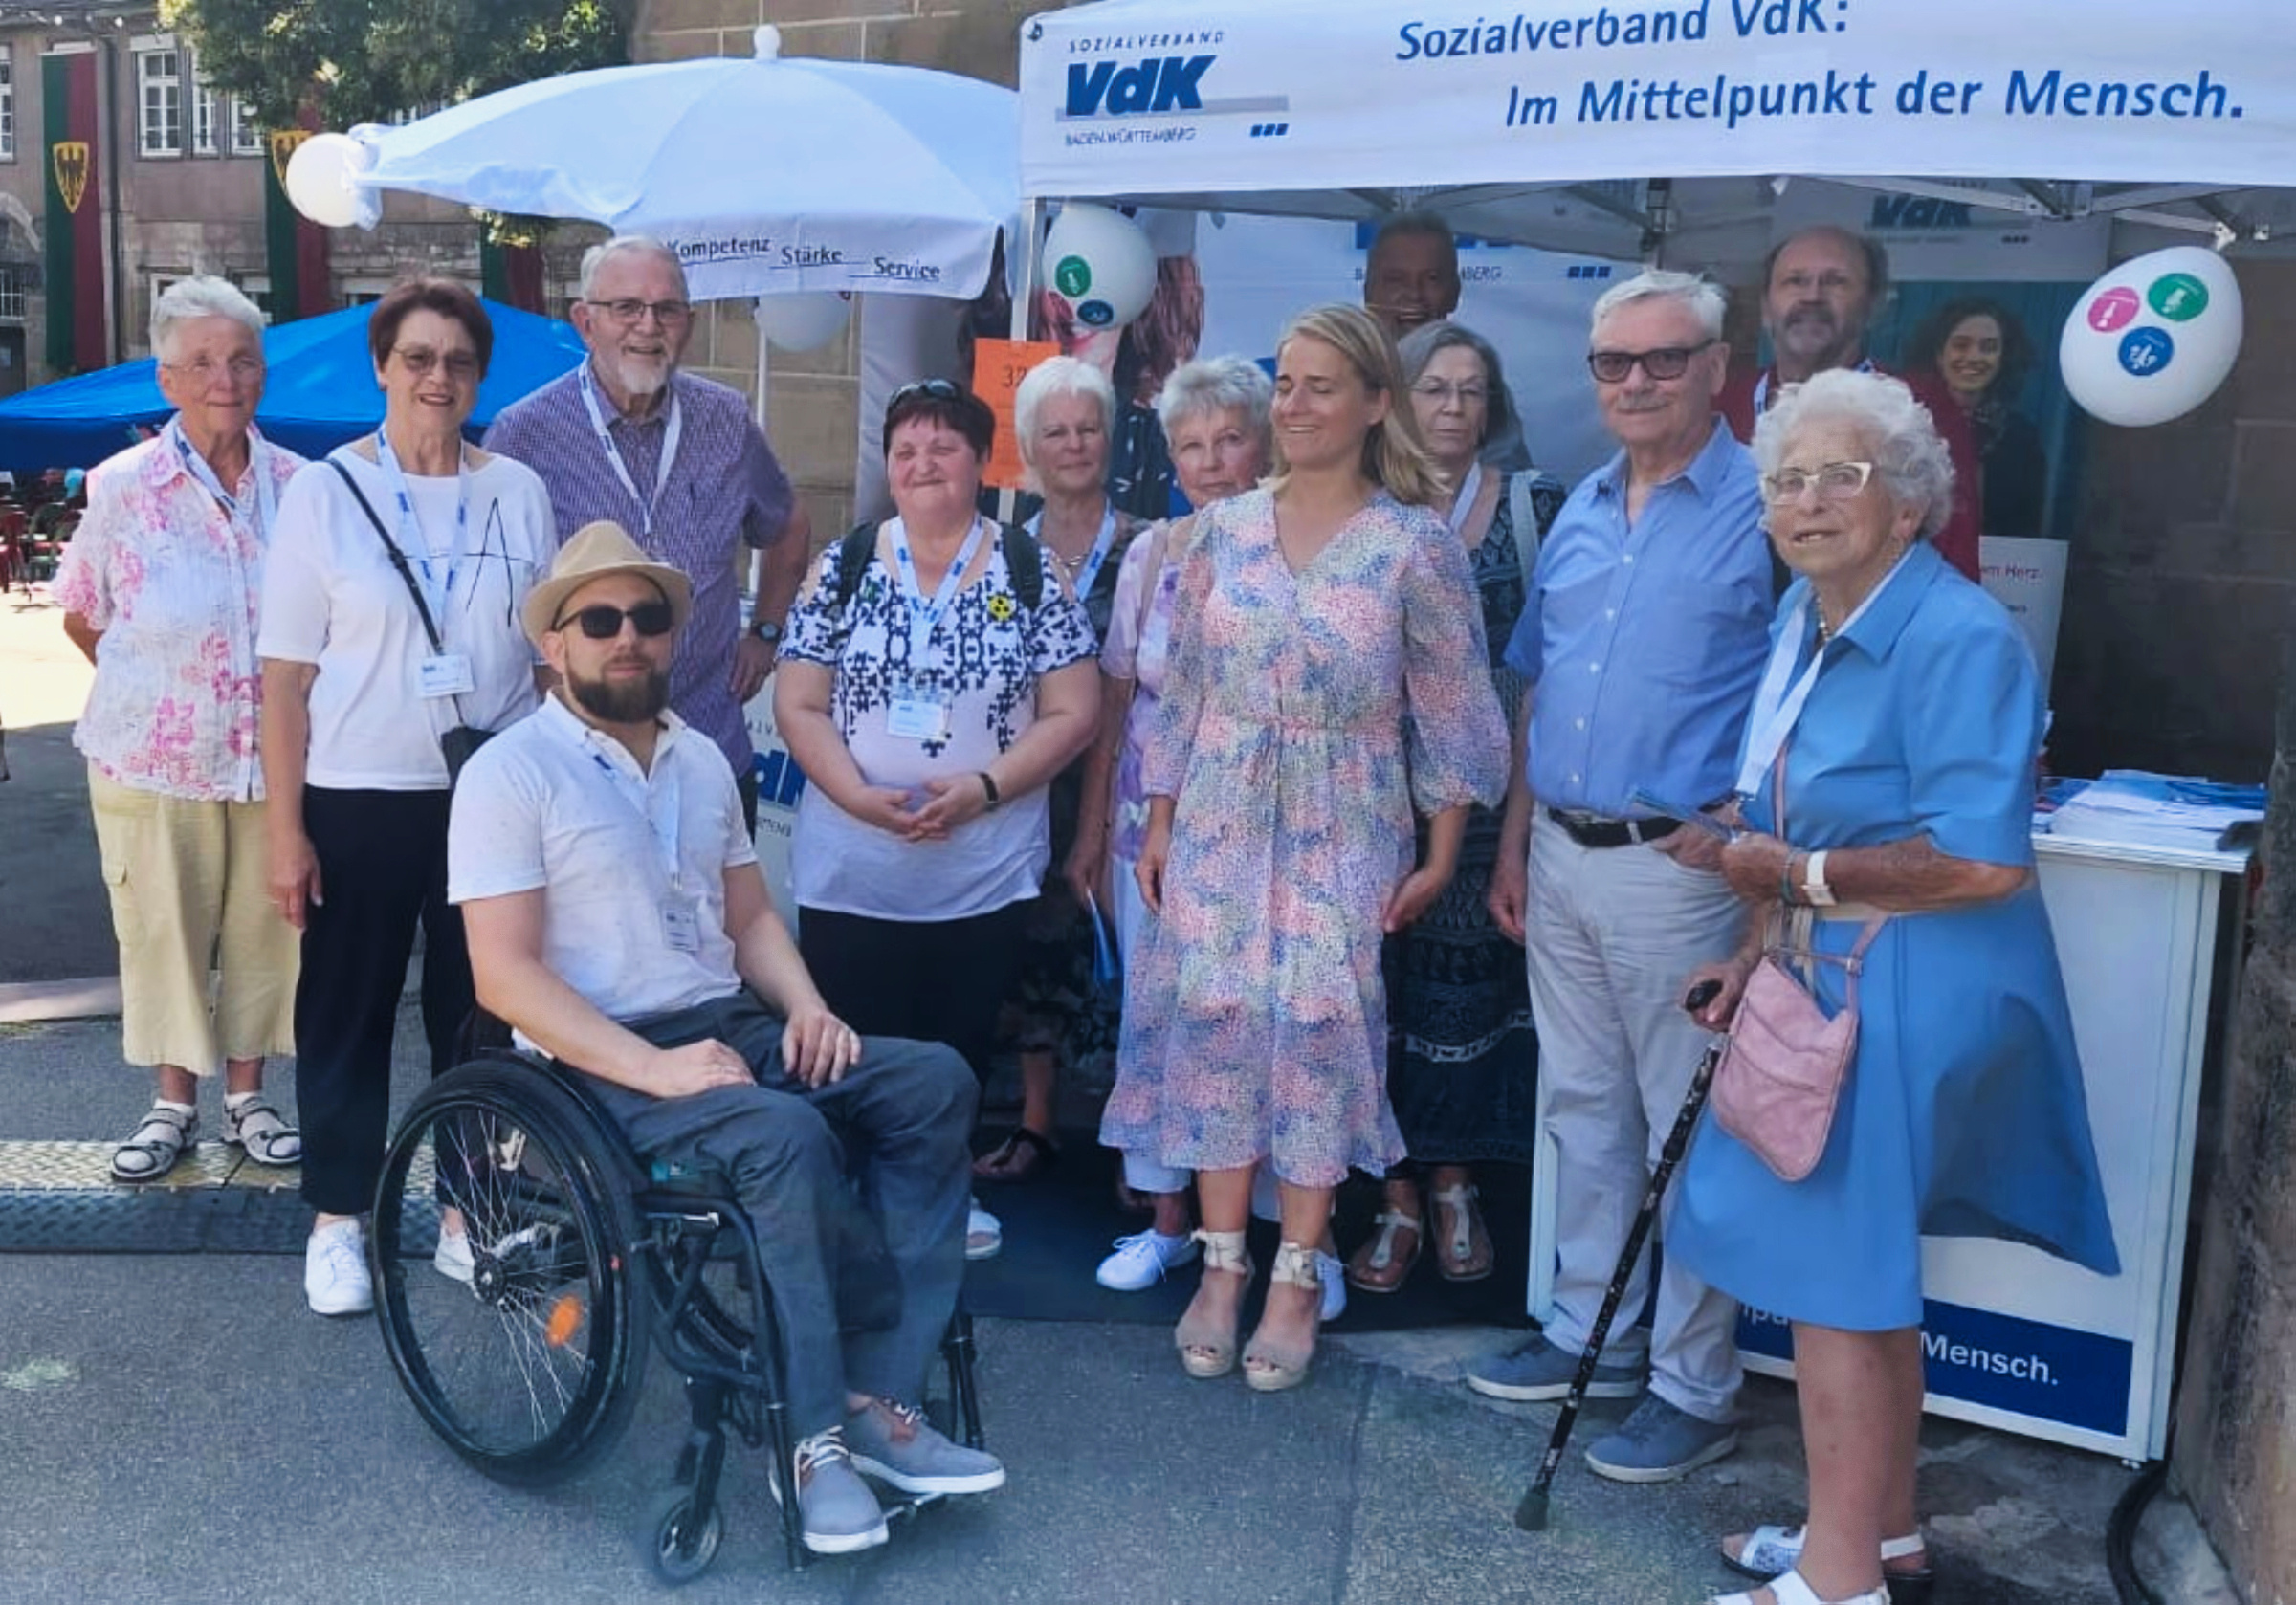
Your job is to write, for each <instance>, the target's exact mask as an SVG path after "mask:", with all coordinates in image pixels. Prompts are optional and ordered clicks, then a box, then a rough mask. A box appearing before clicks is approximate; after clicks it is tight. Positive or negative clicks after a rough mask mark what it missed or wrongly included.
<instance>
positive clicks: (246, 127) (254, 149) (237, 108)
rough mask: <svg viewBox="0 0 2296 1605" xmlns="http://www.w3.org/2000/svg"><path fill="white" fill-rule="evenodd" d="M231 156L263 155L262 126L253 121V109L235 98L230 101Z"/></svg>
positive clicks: (243, 101)
mask: <svg viewBox="0 0 2296 1605" xmlns="http://www.w3.org/2000/svg"><path fill="white" fill-rule="evenodd" d="M262 154H263V124H262V123H261V122H259V121H256V119H255V108H254V107H253V106H251V105H249V104H248V103H247V102H246V101H245V100H241V99H236V98H234V99H232V155H233V156H260V155H262Z"/></svg>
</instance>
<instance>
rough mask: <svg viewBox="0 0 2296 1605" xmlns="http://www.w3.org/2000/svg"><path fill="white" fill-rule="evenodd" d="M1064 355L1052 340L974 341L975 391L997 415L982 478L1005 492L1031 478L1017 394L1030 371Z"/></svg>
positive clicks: (1017, 488)
mask: <svg viewBox="0 0 2296 1605" xmlns="http://www.w3.org/2000/svg"><path fill="white" fill-rule="evenodd" d="M1059 355H1060V345H1059V343H1058V342H1057V341H1049V340H982V341H974V342H973V394H975V395H977V396H979V397H980V398H981V399H982V401H984V402H986V403H988V405H989V407H990V409H991V410H992V411H994V412H995V413H996V415H997V439H996V444H995V446H994V447H993V448H992V449H991V450H990V451H989V454H988V466H987V468H986V469H985V470H984V471H983V472H982V475H981V477H982V479H983V480H985V481H986V482H987V483H989V484H991V485H994V486H995V487H997V489H999V490H1001V491H1017V490H1019V489H1020V488H1021V486H1022V484H1023V483H1024V482H1025V481H1026V479H1027V470H1026V469H1025V468H1024V467H1023V466H1022V463H1021V434H1020V429H1019V428H1018V426H1016V425H1015V423H1014V422H1013V411H1012V403H1013V397H1014V396H1015V395H1016V394H1017V393H1018V392H1019V390H1020V388H1021V381H1022V380H1024V379H1026V378H1027V377H1028V370H1029V369H1030V368H1032V367H1034V366H1036V364H1037V363H1041V362H1043V361H1044V360H1045V359H1046V358H1048V357H1057V356H1059Z"/></svg>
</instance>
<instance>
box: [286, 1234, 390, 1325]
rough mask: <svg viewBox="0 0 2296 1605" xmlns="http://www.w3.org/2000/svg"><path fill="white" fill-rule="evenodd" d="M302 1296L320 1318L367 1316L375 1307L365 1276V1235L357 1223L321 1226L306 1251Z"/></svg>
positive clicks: (313, 1235) (371, 1289) (304, 1255)
mask: <svg viewBox="0 0 2296 1605" xmlns="http://www.w3.org/2000/svg"><path fill="white" fill-rule="evenodd" d="M303 1297H304V1298H306V1299H308V1300H310V1301H311V1308H312V1310H313V1312H314V1313H316V1314H320V1315H364V1314H365V1313H366V1312H367V1311H368V1310H370V1309H372V1308H375V1285H374V1283H373V1281H372V1280H371V1279H370V1278H369V1277H368V1276H367V1274H366V1234H365V1233H364V1232H363V1231H361V1230H360V1227H359V1222H358V1221H357V1220H337V1221H334V1222H332V1223H331V1224H329V1225H324V1226H320V1227H318V1228H317V1229H316V1230H314V1231H313V1232H312V1234H311V1241H310V1242H308V1243H307V1244H305V1245H304V1248H303Z"/></svg>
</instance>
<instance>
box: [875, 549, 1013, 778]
mask: <svg viewBox="0 0 2296 1605" xmlns="http://www.w3.org/2000/svg"><path fill="white" fill-rule="evenodd" d="M987 529H988V526H987V525H986V524H984V523H983V522H982V521H981V520H980V519H979V518H975V519H974V520H973V527H972V532H971V533H970V534H968V535H967V536H966V537H965V538H964V544H963V546H962V547H960V548H959V550H958V553H957V561H955V562H952V563H951V564H949V570H948V572H947V573H946V574H943V575H942V576H941V577H940V584H939V585H938V587H937V588H936V589H935V590H934V592H933V595H932V597H931V598H930V599H927V597H926V596H925V594H924V583H923V582H922V581H920V580H919V579H918V578H917V574H916V554H915V553H914V552H912V551H911V550H910V549H909V531H908V529H907V528H906V527H905V526H904V525H903V524H902V522H901V520H900V519H898V518H895V519H894V520H893V521H892V525H891V528H890V534H891V537H892V540H893V561H894V568H895V570H896V571H897V572H898V574H899V578H900V585H901V600H902V601H903V602H905V603H906V604H907V605H908V607H909V670H908V673H907V674H906V675H905V676H903V677H902V678H901V679H899V680H897V681H895V682H894V688H893V700H892V702H891V704H890V705H889V706H888V707H887V708H886V710H885V732H886V734H887V735H889V736H898V737H901V738H902V739H904V740H909V741H945V740H947V739H948V738H949V721H950V715H951V711H952V709H953V707H954V704H955V701H956V698H955V695H954V694H953V693H951V692H949V691H948V690H946V689H944V687H943V686H942V685H941V682H940V678H939V673H938V671H939V667H940V660H939V658H938V656H937V655H936V649H935V647H934V645H933V631H934V629H935V627H938V625H939V623H940V621H941V618H942V616H943V615H944V614H946V613H947V612H948V610H949V608H950V607H951V606H952V605H954V604H955V603H956V600H957V593H958V591H959V590H960V588H961V587H962V584H963V582H964V574H965V570H967V569H969V568H970V567H972V565H973V559H974V558H976V557H977V556H979V555H980V552H981V542H982V539H985V537H986V534H987Z"/></svg>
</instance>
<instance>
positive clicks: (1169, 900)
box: [1100, 491, 1508, 1187]
mask: <svg viewBox="0 0 2296 1605" xmlns="http://www.w3.org/2000/svg"><path fill="white" fill-rule="evenodd" d="M1174 611H1175V614H1176V616H1177V620H1178V623H1177V626H1176V628H1175V632H1174V636H1173V640H1172V647H1171V658H1170V664H1169V668H1168V671H1167V674H1166V677H1165V681H1164V689H1163V698H1162V704H1161V706H1160V708H1159V715H1158V725H1157V729H1156V732H1155V736H1154V737H1153V739H1152V740H1151V742H1150V745H1149V749H1148V752H1147V755H1146V762H1145V765H1144V772H1143V777H1142V779H1143V783H1144V786H1145V788H1146V790H1147V792H1148V793H1149V794H1151V795H1155V796H1168V797H1172V798H1174V799H1175V800H1176V804H1175V813H1174V823H1173V835H1172V852H1171V857H1170V860H1169V861H1168V863H1167V865H1166V868H1165V874H1164V902H1163V912H1162V915H1161V917H1160V918H1159V919H1158V920H1157V921H1155V923H1154V926H1153V929H1152V934H1151V935H1150V936H1149V938H1148V940H1147V941H1146V942H1145V943H1144V944H1143V951H1142V954H1141V956H1140V959H1139V962H1138V967H1137V969H1136V970H1135V971H1134V973H1133V975H1132V977H1131V983H1130V988H1129V989H1128V991H1127V994H1126V1007H1125V1011H1124V1026H1123V1037H1122V1042H1121V1044H1120V1046H1119V1048H1118V1051H1117V1060H1116V1086H1115V1091H1114V1092H1113V1093H1112V1094H1111V1095H1110V1097H1109V1101H1108V1108H1107V1110H1106V1113H1105V1115H1104V1116H1103V1119H1102V1123H1101V1132H1100V1136H1101V1140H1102V1141H1103V1142H1104V1143H1107V1144H1108V1145H1109V1146H1110V1147H1113V1148H1120V1149H1125V1150H1128V1151H1132V1152H1137V1153H1140V1154H1146V1155H1149V1156H1152V1157H1154V1158H1156V1159H1157V1160H1159V1162H1161V1163H1163V1164H1166V1165H1170V1166H1174V1167H1179V1168H1184V1169H1190V1170H1232V1169H1235V1168H1237V1167H1240V1166H1244V1165H1249V1164H1253V1163H1255V1162H1257V1161H1259V1160H1261V1159H1263V1158H1267V1157H1269V1156H1270V1155H1272V1157H1273V1161H1274V1166H1275V1171H1276V1174H1277V1175H1278V1176H1281V1177H1283V1178H1284V1179H1285V1180H1287V1181H1291V1182H1294V1183H1297V1184H1299V1185H1302V1186H1310V1187H1323V1186H1333V1185H1336V1184H1337V1183H1338V1182H1339V1181H1340V1180H1341V1179H1342V1178H1343V1177H1344V1176H1345V1175H1346V1173H1347V1170H1348V1169H1349V1167H1350V1166H1355V1167H1358V1168H1361V1169H1364V1170H1369V1171H1373V1172H1379V1171H1383V1170H1384V1169H1386V1167H1387V1166H1389V1165H1390V1164H1392V1163H1394V1162H1395V1161H1397V1160H1399V1159H1401V1158H1402V1157H1403V1143H1402V1137H1401V1135H1400V1134H1399V1133H1398V1132H1397V1130H1396V1124H1395V1116H1394V1114H1393V1112H1392V1111H1391V1110H1390V1109H1389V1108H1388V1104H1387V1097H1386V1088H1385V1080H1386V1065H1387V1016H1386V999H1385V996H1384V993H1383V991H1382V989H1381V984H1380V911H1381V909H1382V907H1383V906H1384V904H1385V902H1386V899H1387V896H1388V893H1389V892H1390V891H1391V890H1393V889H1394V888H1395V886H1396V884H1397V883H1398V882H1399V881H1400V880H1402V878H1403V876H1404V875H1406V874H1408V873H1409V872H1410V870H1411V868H1412V850H1413V849H1412V823H1413V815H1414V811H1415V810H1416V811H1417V812H1418V813H1422V814H1432V813H1436V812H1438V811H1440V810H1442V809H1445V808H1448V807H1452V806H1455V805H1457V804H1459V803H1475V802H1479V803H1497V802H1498V801H1499V800H1500V798H1501V796H1502V795H1503V794H1504V791H1505V787H1506V778H1507V756H1508V731H1507V728H1506V724H1505V720H1504V718H1503V716H1502V715H1501V714H1500V711H1499V703H1498V698H1497V696H1496V694H1495V693H1493V692H1492V690H1491V682H1490V669H1489V667H1488V664H1489V652H1488V650H1487V646H1486V643H1485V641H1484V639H1483V615H1482V605H1481V603H1480V601H1479V599H1478V597H1477V595H1476V591H1475V586H1474V581H1473V578H1472V576H1471V574H1470V572H1469V569H1468V558H1467V553H1466V551H1465V549H1464V548H1462V547H1461V546H1460V544H1459V542H1458V541H1457V540H1456V539H1452V537H1451V536H1450V533H1449V532H1448V531H1447V530H1446V528H1445V527H1444V524H1443V521H1442V520H1441V519H1439V518H1437V517H1434V515H1433V514H1431V513H1429V512H1427V511H1426V510H1425V509H1424V508H1414V507H1406V506H1404V505H1402V503H1400V502H1398V501H1396V500H1394V499H1393V498H1392V497H1389V496H1387V495H1383V494H1382V495H1378V496H1375V497H1374V498H1373V500H1372V501H1371V502H1370V503H1369V504H1368V505H1366V506H1365V508H1364V509H1363V511H1362V512H1361V513H1359V514H1358V515H1357V516H1356V517H1354V518H1353V519H1351V520H1350V521H1349V522H1348V523H1347V524H1346V525H1345V526H1344V527H1343V528H1342V529H1341V530H1340V531H1339V533H1338V534H1337V535H1336V536H1335V537H1333V539H1332V540H1331V543H1330V544H1329V545H1327V546H1326V547H1325V548H1324V549H1323V551H1322V552H1320V553H1319V554H1317V556H1316V557H1315V559H1314V561H1312V562H1310V563H1309V564H1308V565H1307V566H1306V567H1305V568H1304V569H1302V570H1301V571H1300V572H1298V573H1297V574H1294V573H1293V572H1292V571H1291V567H1290V565H1289V564H1288V563H1287V562H1286V561H1285V559H1284V556H1283V553H1282V551H1281V550H1280V548H1279V547H1278V546H1277V544H1276V530H1275V504H1274V500H1273V498H1272V496H1271V495H1269V494H1268V493H1267V492H1262V491H1255V492H1252V493H1249V494H1247V495H1241V496H1237V497H1235V498H1234V499H1232V500H1229V501H1224V502H1221V503H1218V504H1217V505H1215V506H1213V507H1210V508H1207V509H1206V510H1204V511H1203V513H1201V514H1199V515H1198V516H1197V534H1196V539H1195V541H1194V543H1193V544H1192V545H1191V546H1190V547H1189V549H1188V552H1187V554H1186V556H1185V557H1184V558H1183V559H1182V561H1181V568H1180V578H1179V594H1178V605H1177V606H1176V608H1175V609H1174Z"/></svg>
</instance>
